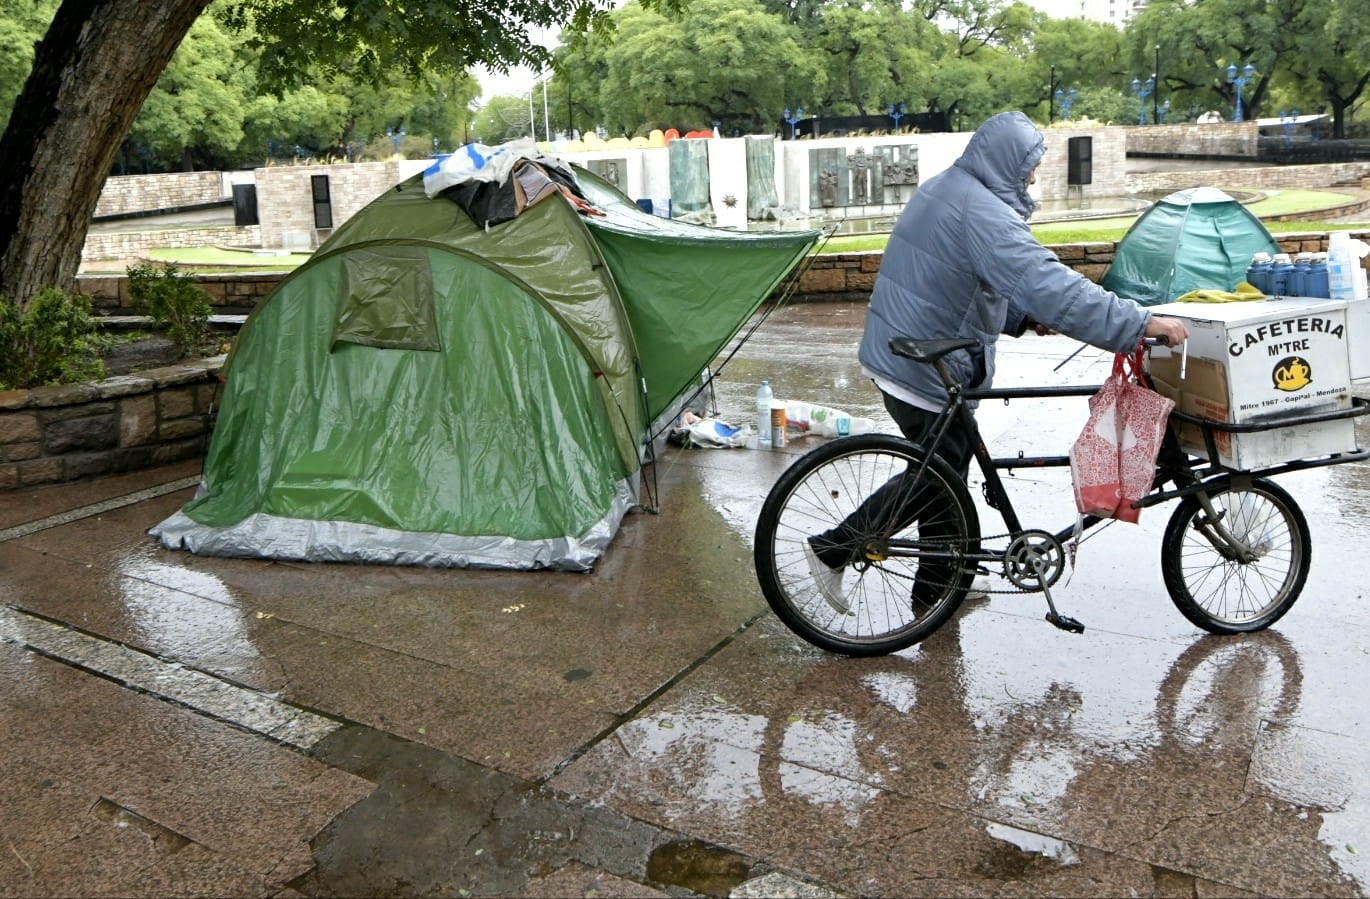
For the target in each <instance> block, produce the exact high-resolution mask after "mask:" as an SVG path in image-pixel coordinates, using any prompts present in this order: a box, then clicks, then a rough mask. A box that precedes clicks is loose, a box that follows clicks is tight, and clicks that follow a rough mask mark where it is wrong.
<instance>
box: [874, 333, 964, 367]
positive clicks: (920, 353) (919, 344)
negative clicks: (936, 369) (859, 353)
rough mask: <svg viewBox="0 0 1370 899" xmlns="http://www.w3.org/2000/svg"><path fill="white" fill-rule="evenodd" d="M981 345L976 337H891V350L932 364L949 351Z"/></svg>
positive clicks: (896, 353)
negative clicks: (926, 338)
mask: <svg viewBox="0 0 1370 899" xmlns="http://www.w3.org/2000/svg"><path fill="white" fill-rule="evenodd" d="M979 345H980V341H978V340H976V339H975V338H974V337H943V338H938V339H936V340H918V339H916V338H913V337H894V338H891V339H890V352H892V353H894V355H896V356H903V357H904V358H905V359H912V360H914V361H915V362H926V363H927V364H929V365H931V364H933V363H934V362H936V361H937V360H938V359H941V358H942V357H943V356H945V355H946V354H947V353H954V352H956V351H957V350H965V349H970V348H971V347H976V346H979Z"/></svg>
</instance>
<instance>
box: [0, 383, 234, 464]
mask: <svg viewBox="0 0 1370 899" xmlns="http://www.w3.org/2000/svg"><path fill="white" fill-rule="evenodd" d="M222 365H223V357H222V356H219V357H216V358H214V359H208V360H200V361H196V362H186V363H181V364H177V365H171V366H167V367H165V368H158V369H150V370H148V371H143V372H138V373H136V374H131V375H123V376H120V377H114V378H107V379H105V380H103V381H96V382H91V383H86V384H69V385H65V386H61V387H35V388H33V389H30V390H10V391H4V392H0V490H13V489H15V488H18V487H28V486H31V485H34V484H51V483H56V482H59V481H74V480H78V479H80V478H85V477H92V476H96V475H103V474H111V473H114V472H120V471H132V470H135V469H140V468H150V467H153V466H156V465H162V464H165V463H167V462H174V461H177V460H180V459H190V458H195V457H197V456H200V455H203V454H204V452H205V449H206V446H207V442H208V437H209V432H210V429H211V427H212V423H211V414H212V411H213V409H214V408H216V405H215V403H216V400H217V397H218V391H219V387H220V384H219V371H220V368H221V367H222Z"/></svg>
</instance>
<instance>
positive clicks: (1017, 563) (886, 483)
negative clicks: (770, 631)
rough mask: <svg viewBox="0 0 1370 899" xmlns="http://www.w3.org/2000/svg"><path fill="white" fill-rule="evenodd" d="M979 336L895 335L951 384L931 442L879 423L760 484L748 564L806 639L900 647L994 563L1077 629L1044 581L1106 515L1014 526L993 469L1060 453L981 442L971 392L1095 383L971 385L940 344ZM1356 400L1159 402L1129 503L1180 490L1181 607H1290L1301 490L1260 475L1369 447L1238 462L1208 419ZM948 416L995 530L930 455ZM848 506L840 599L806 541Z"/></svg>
mask: <svg viewBox="0 0 1370 899" xmlns="http://www.w3.org/2000/svg"><path fill="white" fill-rule="evenodd" d="M1153 343H1154V342H1153ZM975 345H976V341H975V340H974V339H960V338H954V339H945V340H916V339H913V338H896V339H894V340H892V341H891V342H890V348H891V350H892V351H893V352H895V353H896V354H898V355H900V356H904V357H906V358H908V359H912V360H915V361H917V362H922V363H925V364H928V365H932V366H934V367H935V368H936V369H937V371H938V373H939V375H940V376H941V378H942V381H943V383H944V384H945V386H946V388H947V395H948V396H947V401H946V403H945V405H944V406H943V408H942V410H941V412H940V413H939V419H938V422H937V425H936V426H935V427H934V428H933V429H932V431H931V433H932V434H933V437H932V439H931V441H930V442H929V445H928V446H921V445H918V444H915V443H913V442H911V441H909V440H906V439H905V438H904V437H902V436H895V435H889V434H864V435H859V436H854V437H843V438H840V439H837V440H833V441H831V442H829V443H826V444H824V445H822V446H820V447H818V448H816V449H814V450H811V451H810V452H808V453H806V454H805V455H803V456H801V457H800V458H799V459H798V460H797V461H796V462H795V463H794V464H793V465H791V466H790V467H789V468H788V469H786V470H785V471H784V472H783V473H782V474H781V476H780V478H779V479H778V480H777V481H776V483H775V485H774V486H773V487H772V488H771V490H770V492H769V493H768V494H767V497H766V500H765V502H764V504H763V505H762V507H761V512H760V514H759V516H758V519H757V526H756V534H755V548H754V562H755V567H756V572H757V577H758V580H759V582H760V585H761V589H762V593H763V594H764V595H765V597H766V601H767V603H768V604H769V605H770V607H771V609H772V610H773V611H774V612H775V613H776V615H777V616H778V617H779V618H780V620H781V621H782V622H784V623H785V625H786V626H787V627H789V628H790V629H791V630H792V631H794V632H795V633H796V634H798V635H799V636H800V637H802V638H803V639H804V640H806V641H808V642H809V643H812V644H813V645H815V646H818V647H820V648H822V649H825V650H828V651H830V652H835V653H841V654H845V655H851V656H872V655H882V654H886V653H891V652H897V651H899V650H901V649H906V648H907V647H909V646H912V645H913V644H915V643H917V642H919V641H920V640H923V639H924V638H926V637H927V636H928V635H930V634H932V633H933V632H934V631H936V630H937V628H938V627H940V626H941V625H942V624H943V623H944V622H946V621H947V619H948V618H950V617H951V615H952V614H953V613H954V612H955V611H956V610H957V608H958V607H959V606H960V605H961V603H962V601H963V600H964V599H965V598H966V595H967V593H968V592H969V591H970V587H971V585H972V582H973V579H974V578H975V576H976V575H990V574H997V575H998V576H1000V577H1001V578H1003V579H1004V580H1006V581H1007V582H1008V583H1009V584H1010V585H1011V587H1012V589H1010V590H1007V591H996V592H1013V593H1041V594H1043V595H1044V596H1045V598H1046V602H1047V613H1046V619H1047V621H1049V622H1051V623H1052V624H1053V625H1055V626H1056V627H1058V628H1061V629H1062V630H1065V631H1070V632H1074V633H1081V632H1083V631H1084V625H1083V624H1081V623H1080V622H1079V621H1077V620H1076V619H1074V618H1071V617H1069V616H1066V615H1062V614H1060V613H1059V612H1058V611H1057V609H1056V603H1055V600H1054V598H1053V597H1052V593H1051V588H1052V587H1054V586H1055V585H1056V584H1057V583H1058V582H1059V581H1060V579H1061V576H1062V574H1063V573H1064V572H1065V569H1066V562H1067V559H1068V557H1069V549H1068V547H1069V546H1071V545H1073V542H1074V541H1077V540H1078V539H1079V536H1080V534H1081V533H1082V532H1083V531H1084V530H1088V529H1089V528H1091V527H1094V526H1095V525H1097V524H1099V523H1101V522H1104V521H1109V520H1111V519H1104V518H1097V517H1093V516H1085V517H1084V518H1083V519H1079V520H1074V521H1072V522H1071V523H1070V524H1068V525H1067V526H1065V527H1063V528H1060V529H1058V530H1055V531H1050V530H1045V529H1040V528H1028V527H1024V525H1023V523H1022V522H1021V520H1020V519H1019V516H1018V513H1017V511H1016V510H1015V509H1014V507H1013V501H1012V498H1011V497H1010V495H1009V493H1008V490H1007V489H1006V487H1005V484H1004V480H1003V478H1002V477H1001V476H1000V471H1002V470H1008V471H1012V470H1014V469H1026V468H1050V467H1059V466H1068V465H1069V464H1070V460H1069V457H1068V456H1064V455H1063V456H1040V457H1022V456H1013V457H1008V458H996V457H994V456H992V455H991V454H990V452H989V450H988V448H987V447H986V446H985V443H984V441H983V439H981V437H980V432H979V429H978V426H977V424H976V421H975V417H974V414H973V411H972V407H971V406H970V403H971V402H972V401H980V400H1004V401H1008V400H1014V399H1046V398H1057V397H1073V396H1081V397H1087V396H1092V395H1093V394H1094V393H1095V392H1096V391H1097V389H1098V386H1097V385H1095V386H1060V387H1055V386H1042V387H1025V388H1004V389H999V388H988V389H980V390H973V389H966V388H965V387H964V386H963V385H961V384H958V383H956V382H955V381H954V380H953V378H952V376H951V375H950V373H949V371H948V369H947V367H946V365H945V364H944V362H943V357H945V356H946V355H947V354H948V353H952V352H956V351H957V350H962V349H968V348H970V347H973V346H975ZM1367 412H1370V402H1367V401H1366V400H1363V399H1361V398H1360V397H1352V404H1351V407H1350V408H1347V409H1338V410H1330V411H1323V412H1316V413H1309V414H1304V415H1299V416H1297V417H1293V418H1288V417H1286V418H1281V419H1279V420H1278V421H1274V422H1261V423H1247V424H1233V423H1229V422H1220V421H1214V420H1211V419H1206V418H1199V417H1196V416H1193V415H1188V414H1185V413H1182V412H1180V411H1178V410H1175V411H1172V412H1171V413H1170V425H1169V427H1167V429H1166V434H1165V437H1164V439H1163V442H1162V445H1161V449H1160V452H1159V454H1158V457H1157V462H1156V475H1155V478H1154V480H1153V482H1152V486H1151V491H1150V492H1149V493H1148V494H1147V495H1146V496H1145V497H1143V498H1142V499H1140V500H1138V501H1137V502H1136V503H1135V504H1134V505H1135V506H1136V507H1137V508H1139V509H1140V508H1146V507H1149V506H1155V505H1158V504H1160V503H1164V502H1168V501H1170V500H1179V505H1178V507H1177V508H1176V509H1175V511H1174V512H1173V513H1172V515H1171V516H1170V519H1169V521H1168V522H1167V524H1166V527H1165V531H1164V535H1163V537H1162V541H1161V573H1162V578H1163V580H1164V583H1165V587H1166V591H1167V592H1168V593H1169V595H1170V598H1171V600H1172V602H1174V604H1175V606H1176V607H1177V608H1178V609H1179V611H1180V612H1181V614H1183V615H1184V616H1185V617H1186V618H1187V619H1189V621H1190V622H1192V623H1193V624H1194V625H1195V626H1197V627H1199V628H1201V629H1203V630H1206V631H1208V632H1210V633H1215V634H1236V633H1248V632H1253V631H1259V630H1264V629H1265V628H1268V627H1269V626H1270V625H1272V624H1274V623H1275V622H1276V621H1278V620H1279V619H1280V618H1281V617H1282V616H1283V615H1284V614H1285V613H1286V612H1288V611H1289V609H1290V608H1291V607H1292V606H1293V605H1294V602H1295V601H1296V600H1297V599H1298V597H1299V594H1300V592H1301V591H1302V589H1303V585H1304V582H1305V581H1306V579H1307V577H1308V571H1309V565H1310V562H1311V556H1310V535H1309V530H1308V522H1307V520H1306V519H1305V518H1304V515H1303V512H1302V511H1301V510H1300V509H1299V506H1298V504H1297V503H1296V502H1295V501H1294V499H1293V497H1292V496H1290V495H1289V493H1288V492H1286V491H1285V490H1284V489H1283V488H1282V487H1280V486H1278V485H1277V484H1275V483H1274V482H1273V481H1271V480H1270V478H1272V477H1275V476H1277V475H1280V474H1284V473H1287V472H1292V471H1298V470H1302V469H1307V468H1316V467H1322V466H1326V465H1338V464H1344V463H1347V462H1356V461H1360V460H1363V459H1366V458H1370V450H1361V449H1357V450H1355V451H1353V452H1346V453H1339V454H1333V455H1329V456H1324V457H1320V458H1315V459H1297V460H1291V461H1288V462H1285V463H1282V464H1278V465H1271V466H1267V467H1264V468H1260V469H1257V470H1251V471H1245V470H1243V471H1238V470H1232V469H1227V468H1224V467H1223V466H1221V465H1220V464H1219V463H1218V462H1217V461H1216V460H1218V458H1219V455H1218V451H1217V449H1216V445H1215V441H1216V437H1215V435H1216V434H1217V433H1221V432H1224V431H1225V432H1232V433H1244V432H1251V431H1258V430H1263V429H1268V428H1276V427H1281V428H1283V427H1289V426H1291V425H1306V424H1313V423H1317V422H1323V421H1331V420H1334V419H1340V418H1350V417H1355V416H1359V415H1364V414H1366V413H1367ZM957 418H959V419H960V420H961V422H962V423H963V424H964V425H965V426H966V427H967V428H969V429H971V431H970V433H971V434H972V435H973V441H972V443H973V445H974V446H975V452H974V463H975V465H976V466H977V467H978V469H979V471H980V472H981V474H982V475H983V478H984V482H983V485H982V490H983V493H984V497H985V502H986V504H987V505H988V506H989V508H990V509H992V510H994V511H996V512H997V513H998V514H999V516H1000V517H1001V518H1002V519H1003V522H1004V526H1005V528H1006V530H1005V532H1003V533H1001V534H995V535H989V536H986V535H982V533H981V529H980V519H979V512H978V510H977V508H976V505H975V502H974V501H973V500H972V498H971V495H970V490H969V488H968V487H967V484H966V482H965V481H964V480H963V479H962V478H961V477H960V476H959V475H958V474H957V472H956V471H955V470H954V469H953V468H952V466H951V465H950V464H948V463H947V462H946V461H945V460H944V459H943V458H942V457H941V456H940V455H938V452H937V450H938V447H939V446H940V445H941V443H942V441H943V438H944V437H945V435H946V434H947V432H948V430H949V428H950V426H951V422H952V421H953V420H955V419H957ZM1178 422H1188V423H1191V424H1194V425H1197V426H1199V427H1200V428H1201V429H1202V433H1203V435H1204V442H1205V445H1206V448H1207V458H1201V457H1197V456H1191V455H1189V454H1187V453H1186V452H1185V451H1184V450H1182V449H1181V448H1180V444H1179V441H1178V440H1177V438H1176V436H1175V426H1176V424H1177V423H1178ZM1210 460H1212V461H1210ZM1167 485H1169V487H1168V489H1167ZM877 490H882V491H883V493H882V494H881V495H882V496H883V497H884V498H885V500H886V501H885V502H884V503H883V508H884V509H886V510H888V511H887V512H886V513H885V514H883V515H864V516H854V515H853V513H855V512H856V510H857V509H858V508H863V509H865V508H868V507H863V502H864V501H866V500H867V499H868V498H869V497H871V496H872V494H874V493H876V491H877ZM849 517H850V520H849ZM862 517H866V518H870V519H872V520H868V521H862V520H861V518H862ZM844 521H846V522H847V528H848V530H849V531H850V532H851V533H853V534H854V537H853V538H852V539H851V540H850V542H849V545H848V544H846V543H844V547H845V548H846V549H847V550H848V551H849V553H850V555H849V559H850V561H849V562H848V564H847V566H846V569H845V572H846V574H845V575H844V577H845V582H846V584H848V585H849V586H848V587H847V589H846V596H847V601H846V603H844V604H845V605H847V606H848V607H847V608H845V609H843V608H839V607H837V606H836V605H834V604H833V603H832V602H830V601H829V600H827V599H826V598H825V596H824V595H823V593H822V591H821V590H820V589H819V588H818V585H817V584H816V583H815V581H814V578H813V575H812V574H811V573H810V568H809V562H808V559H807V558H806V555H805V544H804V541H806V540H807V539H808V538H809V537H810V536H812V535H815V534H818V533H820V532H824V531H828V530H830V529H832V528H835V527H836V526H837V525H838V523H839V522H844ZM991 566H995V567H997V569H998V570H997V571H993V570H991ZM920 569H921V571H922V574H921V576H919V572H920ZM915 578H917V581H916V582H915ZM915 583H917V587H918V589H916V590H915Z"/></svg>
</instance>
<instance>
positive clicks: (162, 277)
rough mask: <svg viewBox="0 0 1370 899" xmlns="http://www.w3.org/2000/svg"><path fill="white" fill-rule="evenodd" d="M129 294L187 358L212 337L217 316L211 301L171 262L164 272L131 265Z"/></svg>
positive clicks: (137, 305)
mask: <svg viewBox="0 0 1370 899" xmlns="http://www.w3.org/2000/svg"><path fill="white" fill-rule="evenodd" d="M128 293H129V297H130V298H131V299H132V300H133V305H134V308H136V309H138V310H139V311H141V312H144V313H146V314H147V315H148V316H149V317H151V319H152V323H153V324H154V325H156V326H157V327H158V328H162V329H164V330H165V331H166V334H167V337H168V338H169V339H170V340H171V342H172V343H174V344H176V346H177V347H178V348H179V349H180V350H181V353H182V354H183V355H189V354H191V353H192V352H194V351H196V350H198V349H199V348H200V347H201V346H202V345H203V344H204V342H205V340H206V339H207V338H208V336H209V316H210V315H211V314H212V313H213V310H212V309H211V308H210V306H209V299H208V297H207V295H206V294H205V292H204V290H202V289H201V288H200V286H199V285H197V284H196V283H195V281H194V280H193V279H192V278H191V277H190V276H189V275H185V274H182V273H181V271H180V270H179V269H177V268H176V266H174V265H172V264H171V263H166V264H165V265H164V266H163V267H162V268H161V269H160V270H159V269H157V268H155V267H153V266H151V265H133V266H129V269H128Z"/></svg>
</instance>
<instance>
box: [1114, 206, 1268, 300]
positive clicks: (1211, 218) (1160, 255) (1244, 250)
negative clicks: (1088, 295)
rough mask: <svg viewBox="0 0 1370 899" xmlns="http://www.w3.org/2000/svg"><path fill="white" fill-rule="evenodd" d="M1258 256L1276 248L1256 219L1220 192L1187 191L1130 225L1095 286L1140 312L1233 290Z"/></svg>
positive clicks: (1151, 209)
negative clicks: (1189, 296)
mask: <svg viewBox="0 0 1370 899" xmlns="http://www.w3.org/2000/svg"><path fill="white" fill-rule="evenodd" d="M1261 252H1264V253H1270V254H1272V255H1273V254H1275V253H1278V252H1279V245H1278V244H1277V243H1276V242H1275V238H1273V237H1271V236H1270V232H1269V231H1267V230H1266V228H1265V225H1263V224H1261V221H1260V219H1258V218H1256V217H1255V216H1254V215H1252V214H1251V213H1250V211H1248V210H1247V208H1246V207H1245V206H1243V205H1242V204H1241V203H1239V202H1237V201H1236V200H1235V199H1233V198H1232V197H1231V196H1229V195H1228V194H1226V193H1224V192H1222V191H1221V190H1218V189H1216V188H1212V187H1192V188H1189V189H1187V190H1181V191H1177V192H1176V193H1173V194H1171V195H1170V196H1168V197H1166V198H1165V199H1163V200H1160V201H1158V202H1157V203H1156V204H1155V205H1154V206H1152V207H1151V208H1150V209H1148V210H1147V211H1146V212H1145V213H1143V214H1142V215H1141V217H1139V218H1138V219H1137V221H1136V222H1134V223H1133V224H1132V227H1131V228H1129V229H1128V232H1127V234H1125V235H1124V236H1123V239H1122V240H1121V241H1120V242H1119V243H1118V247H1117V250H1116V251H1115V253H1114V257H1113V264H1112V265H1111V266H1109V269H1108V272H1107V274H1105V275H1104V277H1103V280H1101V281H1100V282H1099V283H1100V284H1102V285H1103V286H1104V287H1106V288H1108V289H1109V290H1111V291H1113V292H1114V293H1116V294H1119V295H1121V296H1125V297H1131V298H1132V299H1134V300H1136V301H1137V302H1139V303H1141V304H1142V305H1144V306H1154V305H1157V304H1159V303H1171V302H1174V301H1175V300H1176V299H1178V298H1179V297H1181V296H1183V295H1184V294H1186V293H1189V292H1190V291H1191V290H1232V288H1234V287H1236V286H1237V284H1238V283H1240V282H1241V281H1243V280H1245V279H1246V270H1247V268H1248V267H1249V266H1250V265H1251V257H1252V256H1254V255H1255V254H1256V253H1261Z"/></svg>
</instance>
